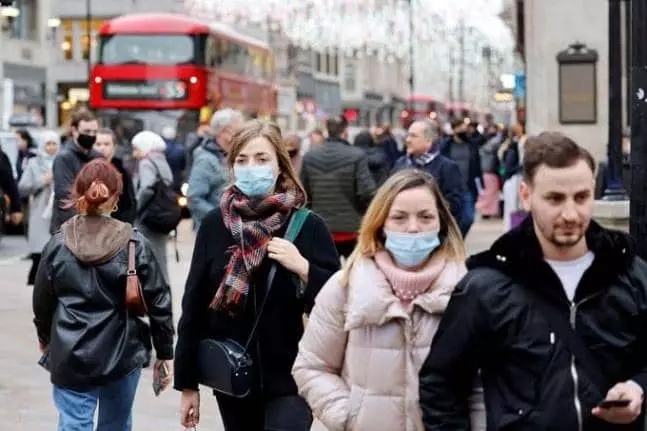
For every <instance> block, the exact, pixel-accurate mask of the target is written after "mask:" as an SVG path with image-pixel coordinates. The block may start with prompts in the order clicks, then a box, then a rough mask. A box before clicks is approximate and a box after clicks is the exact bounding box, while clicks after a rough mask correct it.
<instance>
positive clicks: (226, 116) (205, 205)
mask: <svg viewBox="0 0 647 431" xmlns="http://www.w3.org/2000/svg"><path fill="white" fill-rule="evenodd" d="M243 120H244V117H243V114H241V113H240V112H238V111H235V110H233V109H229V108H226V109H221V110H219V111H216V112H214V114H213V116H212V117H211V123H210V129H209V131H208V132H207V133H208V135H209V137H208V138H207V139H205V140H204V141H203V143H202V144H200V146H199V147H198V148H196V150H195V152H194V153H193V164H192V165H191V173H190V174H189V181H188V185H189V191H188V192H187V198H188V201H189V210H190V211H191V217H192V218H193V229H194V230H195V231H197V230H198V228H199V227H200V223H201V222H202V219H203V218H204V217H205V216H206V215H207V214H208V213H209V212H210V211H211V210H213V209H214V208H217V207H218V206H219V205H220V197H221V196H222V192H223V190H224V188H225V186H226V185H227V183H228V182H229V174H228V172H227V168H226V167H225V165H224V163H223V161H224V160H225V158H226V154H227V153H228V152H229V150H230V148H231V137H232V136H233V134H234V131H235V130H236V128H237V127H238V126H240V125H241V124H242V122H243Z"/></svg>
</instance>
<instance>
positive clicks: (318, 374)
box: [292, 272, 349, 431]
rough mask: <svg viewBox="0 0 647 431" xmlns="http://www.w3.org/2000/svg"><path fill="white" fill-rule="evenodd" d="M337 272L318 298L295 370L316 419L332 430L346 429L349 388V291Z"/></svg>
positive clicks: (302, 341) (302, 393)
mask: <svg viewBox="0 0 647 431" xmlns="http://www.w3.org/2000/svg"><path fill="white" fill-rule="evenodd" d="M340 275H341V273H340V272H338V273H337V274H335V275H334V276H333V277H332V278H331V279H330V280H329V281H328V282H327V283H326V284H325V285H324V287H323V288H322V290H321V292H320V293H319V295H318V296H317V298H316V302H315V306H314V309H313V310H312V314H310V320H309V322H308V326H307V328H306V331H305V334H304V335H303V338H302V340H301V342H300V343H299V353H298V355H297V359H296V361H295V363H294V368H293V370H292V373H293V375H294V379H295V381H296V383H297V386H298V387H299V393H300V394H301V396H303V397H304V398H305V399H306V401H307V402H308V404H309V405H310V407H311V408H312V411H313V413H314V415H315V417H316V418H317V419H319V420H320V421H321V422H323V424H324V425H325V426H326V428H327V429H329V430H331V431H343V430H344V428H345V424H346V420H347V419H348V396H349V388H348V386H347V384H346V382H344V380H343V379H342V377H341V369H342V366H343V363H344V356H345V353H346V341H347V334H346V332H345V331H344V313H345V311H344V310H345V307H346V292H345V291H344V288H343V287H341V286H340V285H339V280H340Z"/></svg>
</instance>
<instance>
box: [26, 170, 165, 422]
mask: <svg viewBox="0 0 647 431" xmlns="http://www.w3.org/2000/svg"><path fill="white" fill-rule="evenodd" d="M122 190H123V182H122V178H121V175H120V174H119V172H118V171H117V170H116V169H115V167H114V166H112V164H111V163H110V162H108V161H107V160H103V159H97V160H93V161H91V162H89V163H88V164H87V165H85V166H84V167H83V168H82V169H81V171H80V172H79V174H78V175H77V177H76V179H75V181H74V184H73V186H72V194H71V199H70V201H68V202H67V203H66V206H67V207H68V208H72V207H74V208H75V209H76V210H77V211H78V215H76V216H74V217H72V218H71V219H69V220H68V221H66V222H65V223H64V224H63V225H62V226H61V229H60V230H59V231H58V232H57V233H56V234H54V235H53V236H52V238H51V239H50V240H49V242H48V243H47V245H46V246H45V249H44V250H43V254H42V257H41V262H40V265H39V267H38V271H37V273H36V280H35V283H34V294H33V310H34V316H35V317H34V323H35V324H36V331H37V334H38V340H39V342H40V348H41V351H42V352H43V357H42V359H41V361H40V363H41V365H43V367H45V369H47V370H48V371H49V372H50V375H51V382H52V384H53V385H54V393H53V396H54V404H55V405H56V408H57V410H58V413H59V424H58V429H59V431H72V430H75V431H76V430H88V431H90V430H92V429H94V428H93V427H94V423H93V422H94V411H95V409H96V408H97V404H98V405H99V415H98V423H97V427H96V430H97V431H113V430H125V431H127V430H131V429H132V416H131V411H132V405H133V401H134V398H135V392H136V389H137V384H138V382H139V376H140V373H141V369H142V366H143V365H144V363H145V362H146V361H147V359H148V351H147V347H146V343H147V341H149V340H148V339H147V337H148V338H150V335H148V334H147V333H146V335H147V336H146V335H144V334H145V332H143V331H142V329H143V328H146V326H145V324H144V323H143V321H141V320H140V319H139V317H137V315H135V314H133V313H131V312H130V311H129V310H128V308H127V307H126V302H125V296H126V295H125V294H126V276H127V273H128V261H129V248H130V247H129V245H130V243H131V242H132V243H134V245H135V248H134V250H135V253H134V257H135V259H134V260H135V269H136V273H137V276H138V278H139V281H140V283H141V288H142V292H143V298H144V302H145V304H146V306H147V311H148V313H147V314H148V317H149V319H150V325H151V327H150V330H151V333H152V339H153V344H154V346H155V351H156V353H157V362H156V364H155V368H154V372H155V373H157V372H159V370H160V369H161V367H163V366H164V367H166V369H167V370H168V371H169V374H168V375H170V361H171V360H172V358H173V319H172V308H171V292H170V289H169V286H168V284H167V283H166V281H165V278H164V276H163V275H162V271H161V269H160V266H159V264H158V263H157V260H156V259H155V258H154V257H153V256H154V255H153V251H152V250H151V247H150V245H149V243H148V241H146V240H145V239H144V237H143V236H142V235H141V233H139V232H138V231H137V230H134V229H133V227H132V226H131V225H130V224H128V223H123V222H121V221H118V220H115V219H113V218H112V217H110V214H111V213H113V212H114V211H115V205H116V203H117V201H118V200H119V195H120V194H121V192H122ZM169 383H170V381H169V379H168V378H166V379H163V380H162V386H163V387H166V386H167V385H168V384H169Z"/></svg>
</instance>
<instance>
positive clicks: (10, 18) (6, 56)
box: [0, 0, 53, 130]
mask: <svg viewBox="0 0 647 431" xmlns="http://www.w3.org/2000/svg"><path fill="white" fill-rule="evenodd" d="M49 9H50V2H49V0H16V1H15V2H14V4H13V7H11V8H0V47H2V49H1V50H0V120H1V121H2V123H0V130H2V129H6V128H8V127H9V124H10V123H11V122H14V120H15V119H16V118H18V117H22V118H23V119H24V118H25V117H26V116H28V117H29V118H30V119H31V120H30V121H29V122H35V123H39V124H45V123H46V122H47V121H46V119H47V117H48V116H49V114H50V113H49V112H48V109H47V107H48V106H47V105H48V100H51V99H52V98H53V94H52V92H51V89H50V88H48V81H47V64H48V62H49V60H48V56H49V52H48V50H47V48H46V46H47V41H48V38H49V31H48V20H49V19H50V15H49Z"/></svg>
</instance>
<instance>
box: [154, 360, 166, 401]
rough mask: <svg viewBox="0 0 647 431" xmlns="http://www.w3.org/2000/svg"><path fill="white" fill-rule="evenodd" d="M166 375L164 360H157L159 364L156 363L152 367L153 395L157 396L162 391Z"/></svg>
mask: <svg viewBox="0 0 647 431" xmlns="http://www.w3.org/2000/svg"><path fill="white" fill-rule="evenodd" d="M167 377H168V367H167V366H166V363H165V362H159V365H157V366H156V367H155V368H154V369H153V393H154V394H155V396H156V397H157V396H159V394H160V393H161V392H162V390H163V389H164V383H163V382H164V380H166V378H167Z"/></svg>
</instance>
